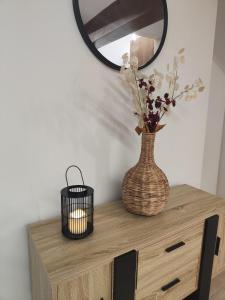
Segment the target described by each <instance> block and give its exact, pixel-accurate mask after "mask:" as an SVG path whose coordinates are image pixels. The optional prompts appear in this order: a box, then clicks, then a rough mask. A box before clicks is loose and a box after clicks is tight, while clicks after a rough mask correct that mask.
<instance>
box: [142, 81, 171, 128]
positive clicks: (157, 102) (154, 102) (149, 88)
mask: <svg viewBox="0 0 225 300" xmlns="http://www.w3.org/2000/svg"><path fill="white" fill-rule="evenodd" d="M138 83H139V88H140V89H143V88H144V89H145V90H146V109H147V113H145V114H144V123H145V126H146V127H147V129H148V130H149V131H150V132H151V133H153V132H155V131H156V129H157V125H158V124H159V122H160V120H161V118H162V117H163V115H164V114H165V112H167V111H168V107H169V106H170V105H172V106H176V100H175V99H172V98H170V97H169V94H168V93H165V95H164V97H163V98H162V97H160V96H157V97H156V98H155V97H153V95H152V94H153V92H154V91H155V87H154V86H153V84H152V82H151V81H148V82H146V81H144V79H139V80H138Z"/></svg>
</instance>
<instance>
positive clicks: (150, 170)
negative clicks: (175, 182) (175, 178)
mask: <svg viewBox="0 0 225 300" xmlns="http://www.w3.org/2000/svg"><path fill="white" fill-rule="evenodd" d="M154 143H155V134H152V133H143V134H142V147H141V155H140V159H139V161H138V163H137V164H136V165H135V166H134V167H133V168H131V169H130V170H129V171H128V172H127V173H126V175H125V177H124V180H123V185H122V200H123V203H124V205H125V207H126V209H127V210H128V211H129V212H131V213H134V214H138V215H145V216H152V215H157V214H158V213H160V212H161V211H162V209H163V208H164V206H165V204H166V202H167V199H168V196H169V183H168V180H167V178H166V175H165V174H164V173H163V171H162V170H161V169H160V168H159V167H157V165H156V164H155V161H154Z"/></svg>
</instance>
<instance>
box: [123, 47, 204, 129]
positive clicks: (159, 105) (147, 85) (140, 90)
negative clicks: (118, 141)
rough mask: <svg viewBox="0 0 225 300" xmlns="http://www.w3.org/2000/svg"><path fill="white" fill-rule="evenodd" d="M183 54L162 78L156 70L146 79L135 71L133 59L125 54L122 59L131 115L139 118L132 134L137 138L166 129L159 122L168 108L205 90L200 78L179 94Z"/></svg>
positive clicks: (183, 50) (136, 63) (179, 55)
mask: <svg viewBox="0 0 225 300" xmlns="http://www.w3.org/2000/svg"><path fill="white" fill-rule="evenodd" d="M184 52H185V49H184V48H183V49H181V50H180V51H179V52H178V54H177V55H176V56H175V57H174V59H173V65H172V66H171V65H169V64H168V65H167V73H166V75H165V76H164V75H163V74H162V73H160V72H159V71H158V70H156V69H154V73H153V74H151V75H150V76H146V75H145V74H143V73H141V72H140V71H139V70H138V59H137V58H136V57H135V56H133V57H131V58H130V59H129V56H128V54H127V53H126V54H124V55H123V57H122V58H123V66H122V67H121V71H120V72H121V74H122V75H123V78H124V79H125V82H126V83H127V84H128V85H129V87H130V89H131V91H132V94H133V100H134V106H135V112H134V114H135V115H136V116H137V117H138V126H137V127H136V129H135V130H136V132H137V133H138V134H141V133H143V132H150V133H155V132H157V131H159V130H160V129H162V128H163V127H164V126H165V125H160V124H159V123H160V121H161V120H162V118H163V117H164V115H165V114H166V113H167V112H168V111H169V110H170V108H171V107H175V106H176V104H177V101H178V100H181V99H183V98H184V99H185V100H186V101H189V100H193V99H196V98H197V96H198V93H200V92H202V91H203V90H204V85H203V82H202V80H201V79H200V78H199V79H197V80H196V81H195V82H194V83H193V84H191V85H186V86H185V87H184V88H183V90H181V91H179V83H178V81H179V74H178V69H179V66H180V65H181V64H184V62H185V56H184ZM164 79H165V80H166V81H167V82H168V91H166V92H164V93H163V96H159V95H158V93H159V92H160V90H161V88H162V83H163V80H164ZM157 92H158V93H157Z"/></svg>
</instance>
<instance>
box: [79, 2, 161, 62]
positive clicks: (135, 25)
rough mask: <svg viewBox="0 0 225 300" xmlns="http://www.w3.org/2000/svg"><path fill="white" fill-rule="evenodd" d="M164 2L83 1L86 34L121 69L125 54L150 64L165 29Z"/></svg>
mask: <svg viewBox="0 0 225 300" xmlns="http://www.w3.org/2000/svg"><path fill="white" fill-rule="evenodd" d="M165 5H166V4H165V1H163V0H116V1H113V0H79V7H80V14H81V18H82V21H83V24H84V30H85V32H86V34H87V35H88V36H89V38H90V40H91V42H92V43H93V45H94V47H95V48H96V49H97V50H98V51H99V52H100V53H101V54H102V55H103V56H104V57H105V58H107V59H108V60H109V61H110V62H112V63H114V64H116V65H118V66H121V65H122V55H123V54H124V53H128V54H134V55H136V56H137V57H138V61H139V67H141V66H143V65H145V64H146V63H148V62H149V61H150V60H151V59H152V58H153V57H154V55H155V54H156V52H157V50H158V49H159V47H160V44H161V41H162V37H163V32H164V27H165V16H164V15H165Z"/></svg>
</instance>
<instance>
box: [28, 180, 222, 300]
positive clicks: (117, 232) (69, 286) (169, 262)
mask: <svg viewBox="0 0 225 300" xmlns="http://www.w3.org/2000/svg"><path fill="white" fill-rule="evenodd" d="M224 226H225V200H223V199H220V198H217V197H215V196H213V195H210V194H208V193H206V192H203V191H201V190H198V189H195V188H193V187H190V186H187V185H181V186H177V187H174V188H172V189H171V193H170V199H169V201H168V204H167V206H166V208H165V210H164V211H163V212H162V213H161V214H160V215H157V216H155V217H142V216H136V215H132V214H130V213H128V212H127V211H126V210H124V208H123V207H122V203H121V202H120V201H114V202H108V203H106V204H103V205H99V206H97V207H96V208H95V230H94V233H93V234H92V235H90V236H89V237H88V238H86V239H84V240H79V241H73V240H68V239H66V238H64V237H63V235H62V234H61V223H60V219H59V218H55V219H51V220H47V221H41V222H38V223H36V224H32V225H29V227H28V233H29V248H30V265H31V275H32V294H33V300H111V299H113V300H134V299H136V300H164V299H166V300H181V299H196V300H207V299H208V295H209V289H210V281H211V276H216V275H217V274H219V273H220V272H222V271H223V270H224V269H225V238H224ZM217 228H218V230H217ZM213 261H214V266H213ZM212 269H213V271H212Z"/></svg>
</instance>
